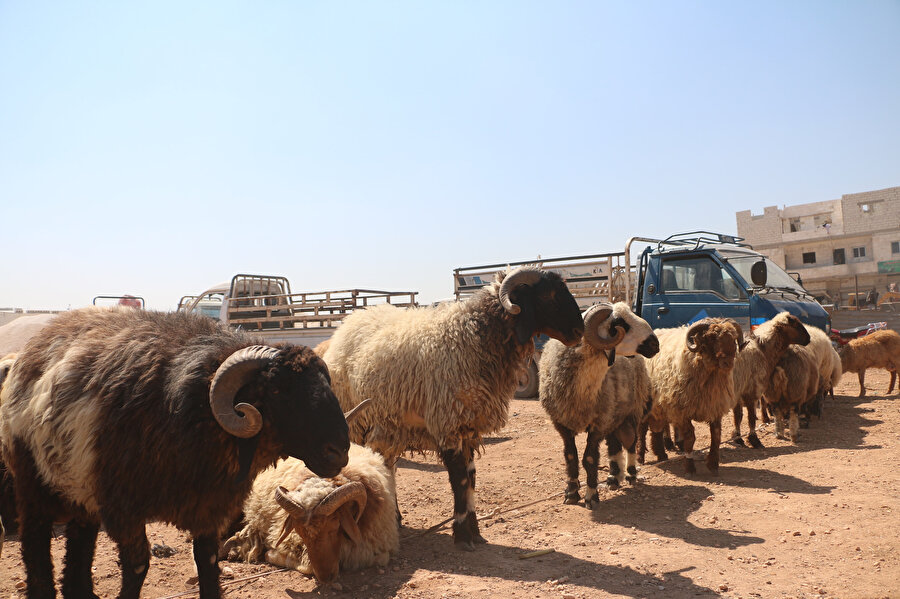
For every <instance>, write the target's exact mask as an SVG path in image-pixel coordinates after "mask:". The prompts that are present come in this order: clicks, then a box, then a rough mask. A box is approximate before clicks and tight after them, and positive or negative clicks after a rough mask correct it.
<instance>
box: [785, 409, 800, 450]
mask: <svg viewBox="0 0 900 599" xmlns="http://www.w3.org/2000/svg"><path fill="white" fill-rule="evenodd" d="M788 431H789V434H790V437H791V441H793V442H794V443H796V442H797V439H799V438H800V418H799V416H798V414H797V408H796V407H793V408H791V415H790V421H789V429H788Z"/></svg>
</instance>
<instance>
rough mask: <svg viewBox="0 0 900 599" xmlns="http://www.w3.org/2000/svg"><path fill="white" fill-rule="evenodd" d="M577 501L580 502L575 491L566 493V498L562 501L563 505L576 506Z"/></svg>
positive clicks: (579, 496) (578, 495) (579, 497)
mask: <svg viewBox="0 0 900 599" xmlns="http://www.w3.org/2000/svg"><path fill="white" fill-rule="evenodd" d="M579 501H581V495H580V494H579V493H578V491H575V492H574V493H570V492H568V491H566V498H565V499H563V504H565V505H578V502H579Z"/></svg>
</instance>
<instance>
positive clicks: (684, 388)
mask: <svg viewBox="0 0 900 599" xmlns="http://www.w3.org/2000/svg"><path fill="white" fill-rule="evenodd" d="M656 336H657V337H659V347H660V351H659V353H658V354H657V355H655V356H654V357H653V358H650V359H649V360H647V372H648V374H649V375H650V383H651V390H652V394H653V403H652V407H651V410H650V413H649V415H648V416H647V422H648V424H649V427H650V429H651V430H652V433H653V437H652V448H653V451H654V453H656V455H657V457H658V458H659V459H667V457H668V456H666V454H665V450H664V448H663V441H662V433H663V428H664V426H665V425H666V423H669V422H671V423H672V424H674V425H675V426H676V428H677V429H678V432H679V433H680V434H681V436H682V438H683V447H684V456H685V461H684V468H685V472H686V473H688V474H692V473H694V472H696V466H695V465H694V441H695V439H696V437H695V435H694V425H693V423H692V421H697V422H706V423H708V424H709V432H710V448H709V454H708V455H707V457H706V467H707V468H708V469H709V470H710V472H713V473H717V472H718V470H719V445H720V443H721V441H722V416H724V415H725V414H726V413H728V412H729V411H731V410H732V408H734V405H735V396H734V380H733V376H732V372H733V370H734V363H735V358H736V357H737V354H738V351H739V348H741V347H743V345H744V335H743V331H742V330H741V327H740V325H738V324H737V323H736V322H734V321H733V320H730V319H727V318H704V319H703V320H700V321H698V322H696V323H694V324H692V325H691V326H690V327H679V328H674V329H657V331H656ZM645 426H646V425H645ZM642 429H643V427H642ZM644 430H645V429H644ZM642 433H643V430H642ZM642 451H643V450H642Z"/></svg>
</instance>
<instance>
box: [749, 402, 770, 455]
mask: <svg viewBox="0 0 900 599" xmlns="http://www.w3.org/2000/svg"><path fill="white" fill-rule="evenodd" d="M746 405H747V429H748V430H749V431H750V433H749V434H748V435H747V441H749V442H750V447H752V448H753V449H762V447H763V444H762V441H760V440H759V437H758V436H757V434H756V400H755V399H754V400H753V401H752V402H749V403H748V404H746ZM760 407H761V408H762V409H763V410H765V409H766V408H765V406H764V405H763V404H761V405H760Z"/></svg>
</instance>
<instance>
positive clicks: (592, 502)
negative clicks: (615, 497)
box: [584, 497, 600, 510]
mask: <svg viewBox="0 0 900 599" xmlns="http://www.w3.org/2000/svg"><path fill="white" fill-rule="evenodd" d="M598 505H600V500H599V499H597V498H596V497H594V498H593V499H585V500H584V507H586V508H587V509H589V510H592V509H594V508H595V507H597V506H598Z"/></svg>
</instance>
